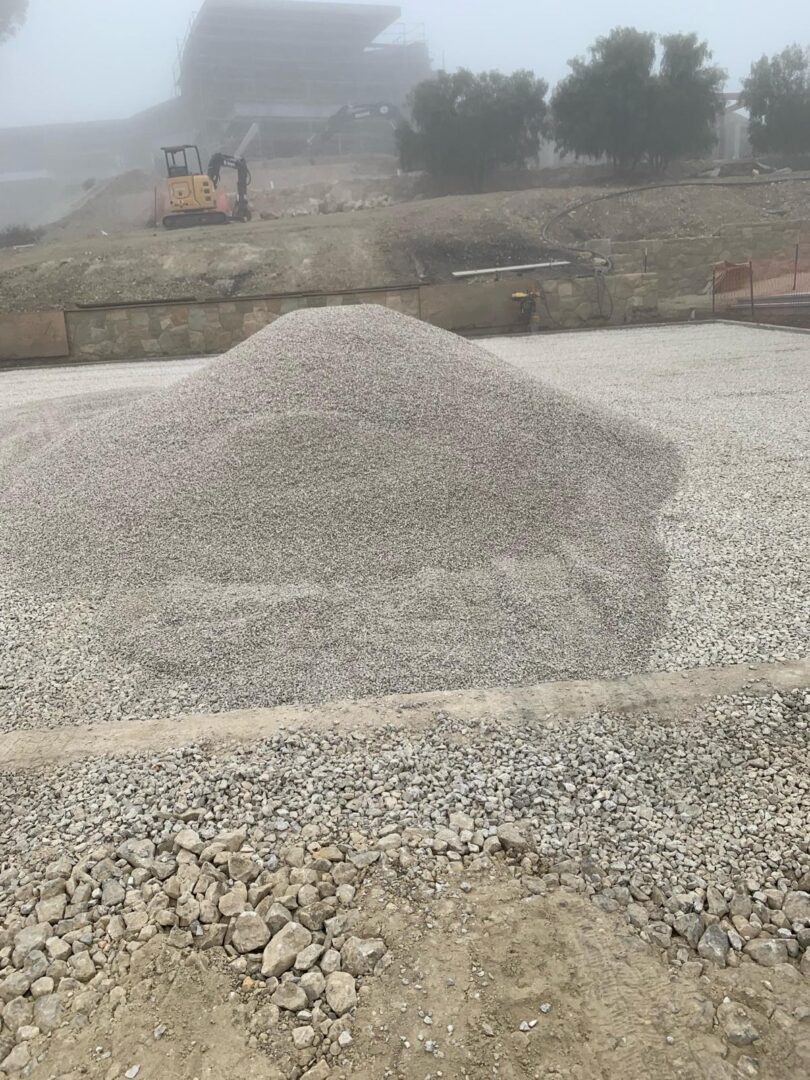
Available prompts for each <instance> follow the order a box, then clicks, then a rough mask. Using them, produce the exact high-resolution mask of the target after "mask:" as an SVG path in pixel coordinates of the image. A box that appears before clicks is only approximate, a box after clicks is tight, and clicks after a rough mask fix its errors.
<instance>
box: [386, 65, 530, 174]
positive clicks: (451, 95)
mask: <svg viewBox="0 0 810 1080" xmlns="http://www.w3.org/2000/svg"><path fill="white" fill-rule="evenodd" d="M547 91H548V84H547V83H546V82H544V81H543V80H542V79H537V78H535V76H534V73H533V72H531V71H517V72H515V73H514V74H513V75H502V74H501V73H500V72H497V71H489V72H484V73H483V74H481V75H475V74H473V72H471V71H466V70H461V71H457V72H455V73H454V74H452V75H451V74H448V73H447V72H444V71H442V72H439V74H438V75H437V76H436V78H435V79H429V80H427V81H425V82H423V83H420V84H419V85H418V86H417V87H416V88H415V90H414V91H413V93H412V95H411V101H410V109H411V117H412V121H411V123H410V124H407V123H405V124H403V125H402V126H401V127H400V129H399V132H398V141H399V149H400V156H401V158H402V163H403V166H404V167H405V168H409V169H410V168H415V167H421V168H424V169H426V170H427V171H428V172H429V173H431V174H432V175H433V176H439V177H452V178H457V179H462V180H464V181H466V182H468V183H471V184H472V185H473V186H474V187H475V188H476V190H480V189H481V188H482V187H483V184H484V181H485V179H486V177H487V175H488V174H489V173H491V172H492V171H493V170H494V169H496V168H497V167H498V166H499V165H522V164H524V163H525V161H526V160H527V159H528V158H531V157H534V156H536V154H537V152H538V150H539V148H540V143H541V141H542V138H543V135H544V134H545V132H546V118H547V113H548V106H547V104H546V92H547Z"/></svg>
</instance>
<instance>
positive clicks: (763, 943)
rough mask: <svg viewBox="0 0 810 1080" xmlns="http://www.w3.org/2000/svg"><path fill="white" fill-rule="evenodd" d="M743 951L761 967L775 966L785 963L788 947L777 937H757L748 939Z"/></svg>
mask: <svg viewBox="0 0 810 1080" xmlns="http://www.w3.org/2000/svg"><path fill="white" fill-rule="evenodd" d="M743 952H744V953H745V954H746V955H747V956H750V957H751V959H752V960H754V961H755V962H756V963H757V964H760V965H761V966H762V967H776V965H777V964H785V963H787V958H788V949H787V945H786V944H785V942H784V941H780V940H779V939H778V938H768V937H758V938H754V940H753V941H749V942H748V944H747V945H746V946H745V948H744V949H743Z"/></svg>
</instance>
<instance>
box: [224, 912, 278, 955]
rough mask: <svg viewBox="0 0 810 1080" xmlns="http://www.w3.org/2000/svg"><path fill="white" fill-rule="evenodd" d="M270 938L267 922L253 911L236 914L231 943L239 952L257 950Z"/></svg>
mask: <svg viewBox="0 0 810 1080" xmlns="http://www.w3.org/2000/svg"><path fill="white" fill-rule="evenodd" d="M269 940H270V931H269V929H268V927H267V923H266V922H265V921H264V919H263V918H261V916H260V915H257V914H256V913H255V912H254V911H244V912H242V914H241V915H237V916H236V921H235V923H234V929H233V937H232V938H231V944H232V945H233V947H234V948H235V949H236V951H237V952H240V953H251V952H258V951H259V950H260V949H263V948H264V947H265V945H266V944H267V942H268V941H269Z"/></svg>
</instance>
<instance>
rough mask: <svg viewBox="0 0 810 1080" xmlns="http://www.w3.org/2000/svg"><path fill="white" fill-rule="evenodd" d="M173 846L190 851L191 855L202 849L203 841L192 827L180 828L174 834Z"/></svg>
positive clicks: (198, 852)
mask: <svg viewBox="0 0 810 1080" xmlns="http://www.w3.org/2000/svg"><path fill="white" fill-rule="evenodd" d="M174 846H175V849H176V850H178V851H190V852H191V854H192V855H199V854H200V852H201V851H202V849H203V842H202V840H201V839H200V837H199V835H198V834H197V833H195V832H194V830H193V829H181V830H180V832H179V833H176V834H175V837H174Z"/></svg>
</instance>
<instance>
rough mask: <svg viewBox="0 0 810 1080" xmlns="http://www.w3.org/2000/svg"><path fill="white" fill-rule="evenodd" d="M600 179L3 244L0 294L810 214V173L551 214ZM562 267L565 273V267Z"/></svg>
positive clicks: (38, 298)
mask: <svg viewBox="0 0 810 1080" xmlns="http://www.w3.org/2000/svg"><path fill="white" fill-rule="evenodd" d="M604 192H605V188H604V187H596V188H594V187H591V188H582V187H580V188H554V189H551V188H549V189H538V190H534V191H517V192H499V193H493V194H486V195H474V196H450V197H447V198H440V199H425V200H422V201H416V202H410V203H401V204H399V205H394V206H385V207H380V208H378V209H373V210H361V211H357V212H345V213H334V214H313V215H310V216H302V217H293V218H283V219H282V220H278V221H261V220H254V221H253V222H251V223H249V224H245V225H232V226H229V227H227V228H208V229H205V228H198V229H190V230H188V231H187V232H184V233H180V234H176V233H165V232H163V231H162V230H154V229H152V230H150V229H143V230H139V231H136V232H131V233H127V234H125V235H110V236H95V237H94V238H92V239H75V238H74V239H70V238H69V237H65V238H63V239H58V240H55V241H52V242H46V243H44V244H42V245H40V246H38V247H36V248H31V249H27V250H23V251H13V250H8V251H4V252H0V304H2V305H3V307H4V308H5V309H7V310H12V311H13V310H36V309H41V308H49V307H63V306H66V305H70V304H75V303H80V304H92V303H96V304H98V303H115V302H120V301H127V302H130V301H133V300H158V299H171V298H175V299H179V298H189V297H197V298H200V299H202V298H206V297H209V298H210V297H222V296H223V295H225V296H228V295H235V296H238V295H242V296H250V295H261V294H265V293H279V292H294V291H329V290H339V289H346V288H369V287H372V286H380V285H395V284H404V283H406V282H415V281H419V280H420V278H421V279H426V280H436V281H443V280H448V279H449V275H450V273H451V272H452V271H453V270H464V269H475V268H479V267H482V266H497V265H508V264H510V263H514V262H534V261H542V260H544V259H547V258H549V259H553V258H560V257H563V258H564V257H565V253H564V251H562V249H561V247H560V246H558V245H564V244H566V243H567V244H580V243H583V242H587V241H589V240H591V239H594V238H601V237H609V238H613V239H618V240H629V239H652V238H655V237H672V236H697V235H706V234H708V233H712V232H714V231H716V230H717V229H718V228H719V227H720V226H722V225H724V224H730V223H739V222H743V221H773V220H775V219H776V220H778V219H779V217H781V216H788V217H810V183H783V184H762V185H761V186H756V187H751V186H741V185H738V186H735V187H712V186H705V187H690V188H682V189H666V190H656V191H648V192H640V193H637V194H632V195H628V196H623V197H621V198H617V199H610V200H606V201H602V202H597V203H594V204H593V205H591V206H589V207H587V208H584V209H581V210H578V211H576V212H575V213H574V214H572V215H571V216H570V217H568V218H566V219H565V220H564V221H561V222H560V223H559V224H558V225H557V226H555V228H554V230H553V239H554V241H556V242H557V243H556V244H555V243H550V244H549V243H547V242H544V240H543V239H542V235H541V234H542V229H543V226H544V225H545V223H546V222H547V221H548V220H549V218H550V217H551V216H552V215H554V214H555V213H557V212H558V211H559V210H561V209H563V208H565V207H566V206H569V205H571V204H572V203H574V202H576V201H578V200H581V199H585V198H587V197H589V196H592V195H599V194H604ZM557 273H559V271H557Z"/></svg>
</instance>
